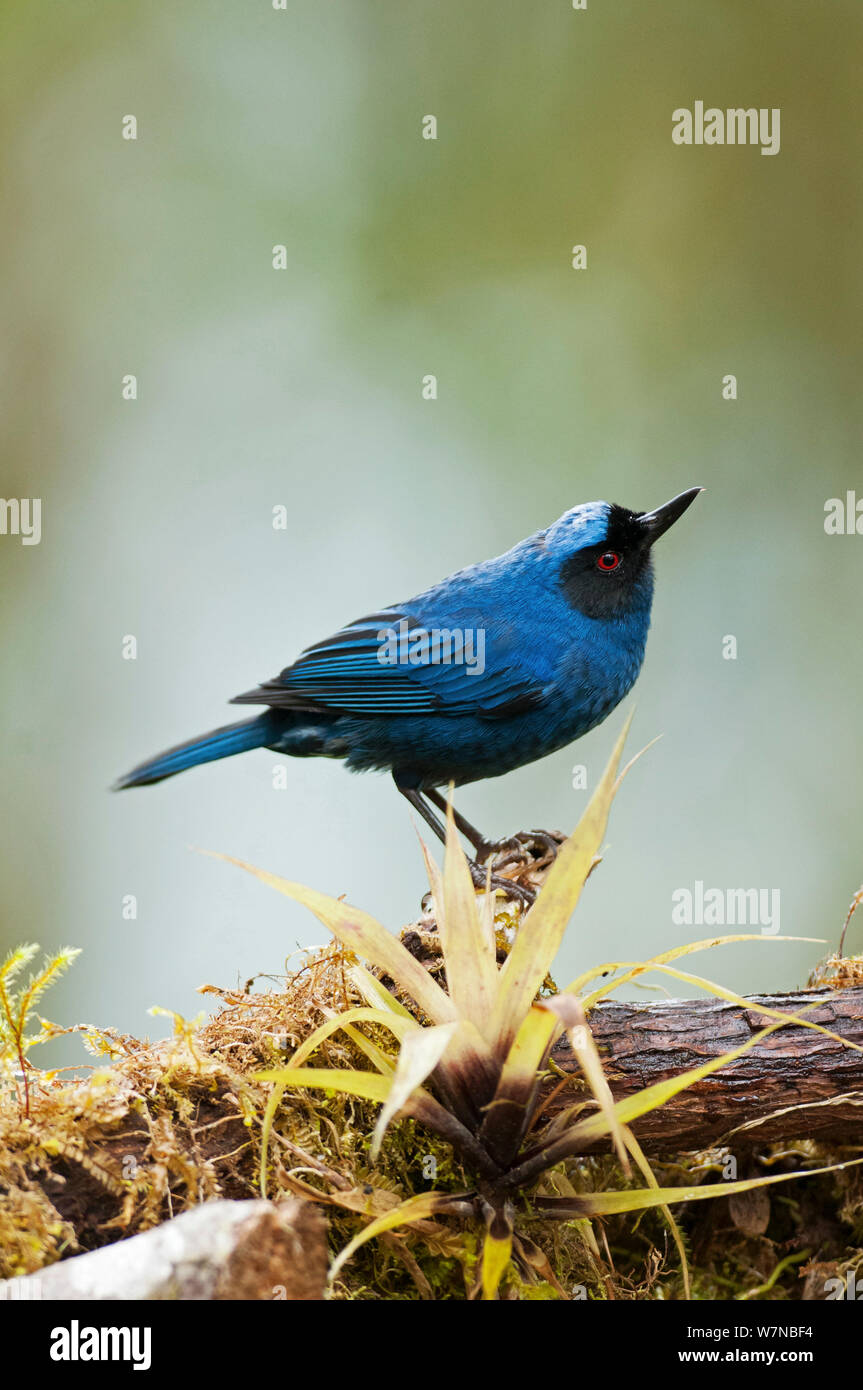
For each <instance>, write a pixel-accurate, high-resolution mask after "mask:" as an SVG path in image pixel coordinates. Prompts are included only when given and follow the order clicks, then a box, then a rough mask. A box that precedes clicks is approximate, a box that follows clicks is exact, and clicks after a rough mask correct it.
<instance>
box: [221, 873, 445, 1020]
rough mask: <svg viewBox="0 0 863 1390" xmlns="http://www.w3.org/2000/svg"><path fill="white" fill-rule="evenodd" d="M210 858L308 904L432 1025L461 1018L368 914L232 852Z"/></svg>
mask: <svg viewBox="0 0 863 1390" xmlns="http://www.w3.org/2000/svg"><path fill="white" fill-rule="evenodd" d="M204 853H207V854H209V853H210V851H209V850H205V851H204ZM211 857H212V858H214V859H223V860H224V861H225V862H226V863H227V864H236V865H237V867H238V868H239V869H244V870H245V871H246V873H249V874H251V875H252V876H253V877H254V878H257V879H260V881H261V882H262V883H266V884H268V885H269V887H270V888H275V889H276V891H277V892H278V893H284V895H285V897H286V898H293V899H294V900H295V901H296V902H298V903H302V904H303V906H304V907H307V908H309V910H310V911H311V912H313V913H314V914H315V916H316V917H317V919H318V921H320V922H323V924H324V926H325V927H326V928H327V930H328V931H331V932H332V934H333V936H335V937H337V938H338V939H339V941H341V943H342V945H343V946H347V948H348V950H349V951H354V952H355V953H356V954H357V955H358V956H362V957H363V958H364V959H365V960H367V961H369V962H370V963H371V964H372V965H376V966H377V967H378V969H379V970H383V971H385V972H386V974H388V975H391V976H392V978H393V979H394V980H396V981H397V982H398V983H399V984H400V985H401V986H402V988H403V989H405V990H407V992H408V993H409V994H410V995H411V997H412V998H413V999H415V1000H416V1002H417V1004H419V1006H420V1008H421V1009H422V1010H423V1012H424V1013H425V1014H427V1015H428V1017H429V1018H430V1019H431V1020H432V1022H433V1023H451V1022H452V1021H453V1020H454V1019H455V1018H456V1017H457V1014H456V1009H455V1005H454V1004H453V1001H452V1000H451V999H450V998H449V996H448V995H447V994H446V993H445V992H444V991H443V990H442V989H441V987H440V985H438V984H436V982H435V981H434V980H433V979H432V977H431V975H430V974H429V973H428V971H427V970H425V969H423V967H422V966H421V965H420V963H419V961H417V960H414V958H413V956H412V955H411V953H410V951H408V950H406V948H405V947H404V946H403V945H402V943H401V942H400V941H398V940H397V939H396V937H394V936H393V935H392V933H391V932H388V931H387V929H386V927H384V926H381V924H380V922H376V921H375V919H374V917H370V916H369V914H368V913H367V912H361V911H360V910H359V908H356V907H351V906H350V905H349V904H348V903H343V902H339V900H338V899H337V898H328V897H327V896H326V894H325V893H317V892H315V890H314V889H313V888H305V887H304V886H303V884H302V883H291V882H290V881H289V880H288V879H286V878H280V877H279V875H278V874H271V873H268V872H267V870H266V869H256V868H255V866H254V864H247V863H245V861H244V860H242V859H234V858H233V856H232V855H230V854H212V856H211Z"/></svg>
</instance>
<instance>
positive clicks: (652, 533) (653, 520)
mask: <svg viewBox="0 0 863 1390" xmlns="http://www.w3.org/2000/svg"><path fill="white" fill-rule="evenodd" d="M703 491H704V488H703V487H691V488H689V490H688V491H687V492H681V493H680V496H679V497H672V499H671V501H670V502H664V503H663V505H662V506H661V507H657V508H656V510H655V511H652V512H642V514H641V516H640V517H639V518H638V524H639V526H643V527H644V530H645V531H646V532H647V537H648V541H649V543H650V545H653V542H654V541H658V540H659V537H660V536H661V535H664V533H665V532H666V531H667V530H668V528H669V526H673V525H674V523H675V521H678V520H679V518H680V517H682V516H683V513H684V512H685V511H686V508H687V507H691V506H692V503H693V502H694V501H695V499H696V497H697V496H698V494H699V492H703Z"/></svg>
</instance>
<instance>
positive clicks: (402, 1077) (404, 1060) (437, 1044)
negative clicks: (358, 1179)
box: [371, 1023, 458, 1162]
mask: <svg viewBox="0 0 863 1390" xmlns="http://www.w3.org/2000/svg"><path fill="white" fill-rule="evenodd" d="M457 1028H458V1024H457V1023H442V1024H439V1025H438V1026H437V1027H436V1028H416V1029H415V1030H413V1031H412V1032H406V1033H405V1035H404V1037H403V1039H402V1045H401V1049H400V1051H399V1058H398V1062H397V1064H396V1070H395V1075H394V1076H393V1080H392V1085H391V1087H390V1091H389V1095H388V1096H387V1098H386V1101H385V1102H384V1108H383V1110H382V1111H381V1113H380V1115H379V1116H378V1122H377V1124H376V1125H375V1131H374V1134H373V1135H372V1147H371V1159H372V1162H374V1161H375V1159H376V1158H377V1156H378V1154H379V1152H380V1147H381V1142H382V1140H383V1137H384V1135H385V1133H386V1131H387V1126H388V1125H389V1123H390V1121H391V1120H393V1119H395V1117H396V1115H397V1114H398V1112H399V1111H400V1110H401V1109H402V1107H403V1106H404V1105H406V1104H407V1102H408V1100H409V1099H410V1097H411V1096H412V1095H413V1093H414V1091H416V1090H417V1088H418V1087H420V1086H422V1084H423V1082H424V1081H425V1079H426V1077H428V1076H430V1075H431V1073H432V1072H433V1071H434V1069H435V1067H436V1066H437V1064H438V1062H439V1061H440V1059H441V1057H442V1056H443V1053H444V1050H445V1048H446V1046H447V1043H448V1042H449V1041H450V1039H451V1037H452V1036H453V1034H454V1032H455V1031H456V1029H457Z"/></svg>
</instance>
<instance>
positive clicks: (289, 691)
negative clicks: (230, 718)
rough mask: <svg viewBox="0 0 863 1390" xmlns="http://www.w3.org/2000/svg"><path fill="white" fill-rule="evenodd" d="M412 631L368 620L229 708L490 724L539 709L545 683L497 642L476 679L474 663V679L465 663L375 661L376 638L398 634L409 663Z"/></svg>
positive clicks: (394, 621)
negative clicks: (477, 719)
mask: <svg viewBox="0 0 863 1390" xmlns="http://www.w3.org/2000/svg"><path fill="white" fill-rule="evenodd" d="M400 623H402V624H403V626H402V627H401V628H400V627H399V624H400ZM417 629H421V630H424V629H422V624H420V623H418V622H417V621H416V619H414V618H412V617H410V616H409V615H408V614H406V613H399V612H393V611H392V610H391V611H389V612H387V613H373V614H371V616H369V617H367V618H361V619H359V620H358V621H357V622H355V623H351V625H350V626H349V627H346V628H343V629H342V630H341V631H340V632H337V633H335V634H334V635H333V636H332V637H328V638H326V639H325V640H324V641H323V642H318V643H316V644H315V645H314V646H312V647H309V648H308V649H307V650H306V651H304V652H303V654H302V656H300V657H299V659H298V660H297V661H295V662H294V664H293V665H292V666H288V667H286V669H285V670H284V671H282V673H281V674H280V675H279V676H277V677H276V678H275V680H271V681H265V682H264V683H263V684H262V685H260V686H259V687H258V688H257V689H256V690H249V691H247V692H246V693H245V694H243V695H238V696H236V697H235V699H234V700H233V701H232V702H231V703H232V704H238V705H270V706H271V707H273V708H274V709H296V710H301V709H309V710H314V709H321V708H323V709H327V710H332V711H334V712H340V713H344V714H360V715H369V716H373V715H390V714H418V715H423V714H443V715H455V714H477V715H482V716H485V717H487V718H490V719H495V718H505V717H507V716H508V715H510V714H516V713H521V712H522V711H524V710H527V709H531V708H533V707H535V706H536V705H538V704H540V703H541V702H542V700H543V698H544V693H545V691H544V686H543V682H542V681H541V680H540V679H538V678H536V677H535V676H533V675H532V674H531V673H529V672H526V671H525V670H524V668H523V667H521V666H520V665H519V663H518V662H517V661H514V660H511V659H509V657H510V654H509V653H506V652H505V651H504V650H503V647H504V644H503V643H500V642H499V643H498V651H497V652H496V653H490V652H488V651H484V669H483V670H482V671H480V670H479V669H478V663H476V662H474V666H475V667H476V673H475V674H469V672H470V670H471V666H470V664H468V663H467V662H466V661H465V660H461V661H459V660H450V661H449V662H447V661H444V660H438V661H433V660H424V661H422V663H421V664H416V665H412V664H410V662H409V660H408V661H405V660H403V659H398V658H397V659H396V660H395V661H394V662H388V661H387V660H382V659H381V656H382V649H383V644H384V641H385V638H384V637H382V636H381V634H382V633H385V632H387V631H392V632H394V633H396V634H401V636H402V639H403V645H402V646H401V647H400V648H399V651H400V653H401V654H403V655H404V656H407V655H408V652H409V648H408V646H407V645H406V644H407V643H408V642H409V640H410V639H409V635H410V633H411V632H413V633H416V631H417ZM468 655H471V652H470V650H468ZM473 655H474V656H475V653H474V654H473ZM495 656H497V660H495Z"/></svg>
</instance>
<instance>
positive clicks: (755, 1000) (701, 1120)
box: [545, 988, 863, 1153]
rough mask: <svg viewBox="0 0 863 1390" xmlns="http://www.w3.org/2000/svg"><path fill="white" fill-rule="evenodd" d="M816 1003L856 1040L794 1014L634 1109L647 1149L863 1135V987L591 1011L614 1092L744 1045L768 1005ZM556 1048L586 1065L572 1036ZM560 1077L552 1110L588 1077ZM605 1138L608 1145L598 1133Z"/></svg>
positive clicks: (567, 1059)
mask: <svg viewBox="0 0 863 1390" xmlns="http://www.w3.org/2000/svg"><path fill="white" fill-rule="evenodd" d="M813 1003H815V1004H816V1007H815V1008H812V1009H809V1010H808V1011H807V1013H806V1015H805V1017H806V1018H807V1019H808V1020H809V1021H810V1022H812V1023H817V1024H819V1025H820V1026H821V1027H823V1028H828V1029H830V1030H831V1031H832V1032H834V1033H836V1034H838V1035H839V1036H840V1037H841V1038H843V1039H844V1040H845V1041H846V1042H850V1043H855V1044H856V1048H854V1047H847V1046H844V1045H843V1043H841V1042H839V1041H836V1040H834V1039H833V1038H829V1037H826V1036H825V1035H824V1034H823V1033H816V1032H814V1031H813V1030H812V1029H811V1028H806V1027H803V1026H800V1025H795V1024H786V1025H785V1026H783V1027H782V1028H779V1029H778V1030H777V1031H776V1032H775V1033H771V1034H770V1035H769V1036H768V1037H766V1038H764V1039H762V1040H761V1041H760V1042H758V1043H756V1044H755V1046H754V1047H752V1048H751V1049H750V1050H749V1051H748V1052H746V1053H744V1055H743V1056H742V1057H740V1058H738V1059H737V1060H736V1061H734V1062H731V1063H729V1064H728V1065H727V1066H725V1067H722V1068H721V1069H720V1070H719V1071H718V1072H715V1073H714V1074H713V1075H712V1076H708V1077H705V1078H704V1079H703V1080H701V1081H699V1082H697V1083H696V1084H695V1085H694V1086H692V1087H690V1088H689V1089H687V1090H685V1091H682V1092H680V1093H679V1094H678V1095H676V1096H674V1097H673V1098H672V1099H671V1100H669V1101H667V1102H666V1104H665V1105H662V1106H661V1107H660V1108H659V1109H657V1110H653V1111H651V1112H650V1113H649V1114H647V1115H644V1116H642V1117H641V1118H640V1119H638V1120H636V1121H634V1123H633V1124H632V1130H633V1133H634V1134H635V1136H636V1138H637V1139H638V1141H639V1143H640V1144H641V1145H642V1146H643V1147H644V1148H646V1149H648V1150H651V1151H653V1152H656V1151H658V1150H662V1151H665V1152H667V1153H673V1152H675V1151H679V1150H684V1149H701V1148H707V1147H710V1146H712V1145H715V1144H719V1143H720V1142H728V1143H729V1144H730V1146H731V1147H732V1148H733V1149H734V1150H735V1151H736V1150H738V1149H742V1148H750V1147H753V1146H755V1145H762V1144H765V1143H771V1142H775V1141H777V1140H788V1139H817V1140H819V1141H825V1142H828V1143H837V1142H838V1143H846V1144H847V1143H855V1142H856V1143H859V1142H860V1141H861V1140H863V1051H861V1050H857V1049H863V988H849V989H840V990H832V989H829V988H822V989H808V990H802V991H800V992H799V993H794V994H758V995H752V996H751V997H750V998H748V999H747V1004H748V1007H747V1008H746V1009H743V1008H739V1007H736V1006H735V1005H733V1004H726V1003H725V1002H724V1001H722V1000H719V999H675V1000H669V1001H667V1002H663V1003H652V1004H624V1003H617V1002H610V1001H608V1002H606V1001H601V1002H600V1003H599V1004H598V1005H597V1006H596V1008H595V1009H594V1010H593V1011H592V1013H591V1014H590V1017H589V1023H590V1027H591V1030H592V1032H593V1036H594V1039H595V1041H596V1044H597V1046H598V1048H599V1051H600V1055H601V1057H602V1059H603V1063H604V1066H605V1071H606V1075H607V1077H608V1080H609V1083H610V1085H611V1089H612V1092H613V1093H614V1097H615V1099H616V1100H620V1099H622V1098H624V1097H625V1096H630V1095H632V1094H633V1093H634V1092H636V1091H639V1090H641V1089H643V1088H644V1087H645V1086H650V1085H652V1084H653V1083H654V1082H657V1081H663V1080H666V1079H667V1078H669V1077H672V1076H675V1075H677V1074H678V1073H680V1072H682V1071H686V1070H688V1069H689V1068H690V1067H695V1066H698V1065H700V1064H701V1063H703V1062H707V1061H709V1060H710V1059H711V1058H713V1057H719V1056H721V1055H722V1053H724V1052H729V1051H731V1050H732V1049H733V1048H736V1047H740V1046H741V1044H742V1043H745V1042H747V1041H748V1040H749V1039H750V1038H751V1037H752V1035H753V1033H756V1032H758V1031H759V1029H761V1028H763V1027H765V1025H767V1024H769V1023H771V1022H773V1021H774V1020H773V1019H772V1018H771V1017H769V1016H768V1015H766V1014H765V1013H764V1012H763V1010H764V1009H765V1008H771V1009H780V1010H782V1011H783V1012H785V1013H789V1014H793V1013H796V1012H797V1011H798V1010H799V1009H801V1008H802V1007H803V1006H804V1005H807V1004H809V1005H811V1004H813ZM552 1056H553V1060H554V1061H555V1062H556V1064H557V1066H558V1067H560V1068H561V1070H563V1071H565V1072H570V1073H574V1074H575V1075H580V1070H579V1066H578V1063H577V1061H576V1060H575V1057H574V1055H573V1052H572V1049H571V1047H570V1045H569V1042H568V1040H567V1038H566V1036H565V1035H564V1037H563V1038H562V1039H561V1040H560V1042H558V1043H557V1044H556V1046H555V1048H554V1051H553V1054H552ZM559 1084H560V1078H552V1080H551V1081H550V1082H547V1083H546V1084H545V1092H546V1096H547V1098H548V1100H549V1104H548V1110H547V1112H546V1113H548V1114H554V1113H556V1112H558V1111H560V1110H563V1109H564V1108H566V1107H567V1106H569V1105H572V1104H573V1102H574V1101H575V1100H577V1099H578V1097H579V1088H578V1087H577V1086H576V1087H573V1086H572V1085H567V1086H563V1087H561V1088H560V1089H559V1090H558V1091H557V1094H553V1093H554V1092H555V1089H556V1087H558V1086H559ZM596 1147H597V1148H602V1147H605V1145H597V1146H596Z"/></svg>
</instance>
